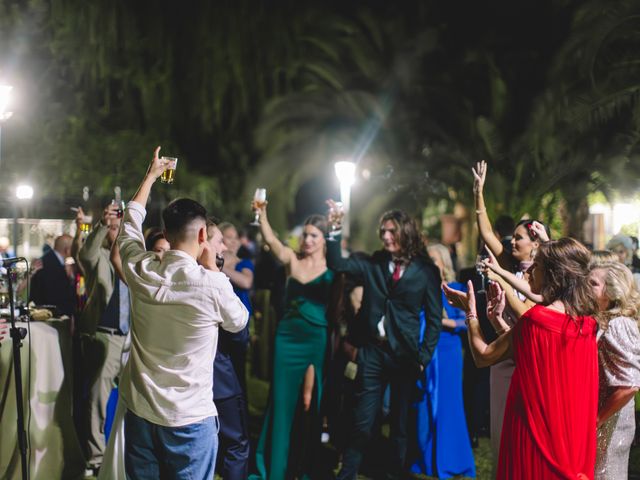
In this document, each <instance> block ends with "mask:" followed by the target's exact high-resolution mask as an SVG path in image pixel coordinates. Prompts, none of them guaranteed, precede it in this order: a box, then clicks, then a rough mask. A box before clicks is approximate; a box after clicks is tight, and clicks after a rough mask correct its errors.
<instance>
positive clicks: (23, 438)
mask: <svg viewBox="0 0 640 480" xmlns="http://www.w3.org/2000/svg"><path fill="white" fill-rule="evenodd" d="M13 268H14V267H13V266H9V267H8V268H7V279H8V285H9V305H10V310H11V313H10V317H11V329H10V330H9V331H10V335H11V340H12V344H13V374H14V377H15V383H16V406H17V409H18V425H17V427H18V428H17V430H16V432H17V434H18V448H19V449H20V459H21V466H22V479H23V480H27V478H28V462H27V433H26V431H25V429H24V404H23V400H22V362H21V359H20V348H21V347H22V340H23V339H24V337H25V336H26V335H27V329H26V328H23V327H16V315H15V310H14V309H15V305H14V303H15V302H14V296H13V295H14V294H13V275H14V273H13Z"/></svg>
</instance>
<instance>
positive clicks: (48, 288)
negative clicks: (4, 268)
mask: <svg viewBox="0 0 640 480" xmlns="http://www.w3.org/2000/svg"><path fill="white" fill-rule="evenodd" d="M72 243H73V238H72V237H71V236H70V235H60V236H59V237H58V238H56V239H55V242H54V245H53V250H50V251H49V252H48V253H47V254H46V255H44V256H43V257H42V268H41V269H40V270H38V271H37V272H36V273H35V274H34V275H33V278H32V279H31V293H30V300H33V302H34V303H36V304H37V305H55V306H56V307H58V313H59V314H61V315H68V316H69V317H71V316H73V314H74V313H75V309H76V291H75V286H74V280H75V279H74V278H73V275H69V273H68V271H67V269H66V267H65V259H66V258H67V257H69V256H71V244H72Z"/></svg>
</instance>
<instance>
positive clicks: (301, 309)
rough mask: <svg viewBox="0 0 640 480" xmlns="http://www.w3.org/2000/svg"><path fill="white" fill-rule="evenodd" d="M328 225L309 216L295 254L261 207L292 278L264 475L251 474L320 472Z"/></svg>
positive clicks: (264, 439)
mask: <svg viewBox="0 0 640 480" xmlns="http://www.w3.org/2000/svg"><path fill="white" fill-rule="evenodd" d="M326 228H327V221H326V218H325V217H324V216H322V215H312V216H310V217H309V218H307V220H306V221H305V224H304V227H303V231H302V239H301V245H300V250H299V251H298V252H294V251H293V250H292V249H291V248H289V247H288V246H285V245H283V244H282V243H281V242H280V240H278V238H277V237H276V236H275V234H274V233H273V231H272V230H271V226H270V225H269V222H268V220H267V212H266V207H262V208H261V209H260V230H261V232H262V236H263V238H264V241H265V242H266V243H267V245H269V248H270V249H271V252H272V253H273V255H274V256H275V257H276V258H277V259H278V260H280V261H281V262H282V263H283V264H284V265H285V267H286V268H287V274H288V279H287V287H286V298H285V314H284V316H283V318H282V319H281V320H280V322H279V323H278V326H277V329H276V336H275V341H274V360H273V380H272V382H271V391H270V397H269V405H268V406H267V411H266V412H265V418H264V424H263V426H262V432H261V434H260V438H259V440H258V446H257V448H256V468H257V470H258V475H257V476H254V477H250V478H261V479H269V480H284V479H289V478H308V477H309V476H311V475H312V474H313V473H314V472H313V471H312V470H313V466H312V462H313V460H314V458H313V457H314V454H315V453H316V451H315V447H316V442H319V441H320V425H321V422H320V415H319V409H320V399H321V397H322V378H323V370H324V364H325V357H326V352H327V341H328V334H327V332H328V322H327V318H326V307H327V303H328V301H329V296H330V294H331V287H332V282H333V272H332V271H331V270H329V269H327V262H326V258H325V246H326V245H325V239H324V235H325V233H326Z"/></svg>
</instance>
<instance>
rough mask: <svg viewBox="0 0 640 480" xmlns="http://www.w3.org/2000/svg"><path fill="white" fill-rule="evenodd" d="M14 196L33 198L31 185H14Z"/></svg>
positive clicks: (22, 198)
mask: <svg viewBox="0 0 640 480" xmlns="http://www.w3.org/2000/svg"><path fill="white" fill-rule="evenodd" d="M16 198H17V199H18V200H31V199H32V198H33V187H32V186H31V185H18V186H17V187H16Z"/></svg>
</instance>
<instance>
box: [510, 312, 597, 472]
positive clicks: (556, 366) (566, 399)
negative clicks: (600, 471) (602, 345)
mask: <svg viewBox="0 0 640 480" xmlns="http://www.w3.org/2000/svg"><path fill="white" fill-rule="evenodd" d="M596 330H597V324H596V321H595V320H594V319H593V318H591V317H579V318H577V319H576V320H572V319H571V318H569V317H568V316H567V315H566V314H564V313H560V312H558V311H556V310H551V309H549V308H546V307H543V306H541V305H536V306H534V307H532V308H531V309H530V310H528V311H527V312H526V313H525V314H524V315H523V316H522V317H521V318H520V320H519V321H518V323H517V325H516V326H515V327H514V332H513V356H514V360H515V364H516V369H515V372H514V374H513V378H512V379H511V387H510V389H509V394H508V396H507V406H506V409H505V414H504V423H503V426H502V437H501V442H500V457H499V461H498V473H497V478H498V479H500V480H515V479H517V480H523V479H532V480H533V479H536V480H538V479H545V480H554V479H580V480H584V479H592V478H593V472H594V467H595V458H596V416H597V412H598V352H597V345H596Z"/></svg>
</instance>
